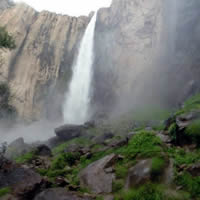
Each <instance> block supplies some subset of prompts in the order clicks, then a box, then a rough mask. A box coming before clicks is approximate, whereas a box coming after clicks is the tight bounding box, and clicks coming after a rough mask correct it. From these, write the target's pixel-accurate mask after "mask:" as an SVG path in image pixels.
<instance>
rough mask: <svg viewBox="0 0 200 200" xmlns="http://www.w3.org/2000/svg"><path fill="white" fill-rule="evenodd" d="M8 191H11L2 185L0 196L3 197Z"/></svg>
mask: <svg viewBox="0 0 200 200" xmlns="http://www.w3.org/2000/svg"><path fill="white" fill-rule="evenodd" d="M9 193H11V189H10V188H9V187H4V188H1V189H0V197H3V196H5V195H6V194H9Z"/></svg>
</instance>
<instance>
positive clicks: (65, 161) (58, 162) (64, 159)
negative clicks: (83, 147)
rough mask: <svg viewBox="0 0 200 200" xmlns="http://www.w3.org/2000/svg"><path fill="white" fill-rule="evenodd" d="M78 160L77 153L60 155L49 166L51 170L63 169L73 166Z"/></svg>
mask: <svg viewBox="0 0 200 200" xmlns="http://www.w3.org/2000/svg"><path fill="white" fill-rule="evenodd" d="M79 159H80V154H79V153H62V154H60V155H58V156H57V157H56V158H55V159H54V160H53V161H52V164H51V169H52V170H57V169H58V170H59V169H63V168H64V167H65V166H66V165H70V166H72V165H74V164H75V162H76V160H79Z"/></svg>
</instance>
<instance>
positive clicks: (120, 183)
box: [112, 179, 125, 193]
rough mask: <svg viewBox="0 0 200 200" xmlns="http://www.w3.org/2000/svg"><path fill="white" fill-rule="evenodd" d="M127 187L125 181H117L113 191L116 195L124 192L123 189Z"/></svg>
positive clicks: (113, 185)
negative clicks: (121, 191)
mask: <svg viewBox="0 0 200 200" xmlns="http://www.w3.org/2000/svg"><path fill="white" fill-rule="evenodd" d="M124 185H125V181H124V180H123V179H120V180H115V181H114V182H113V184H112V191H113V192H114V193H116V192H118V191H120V190H122V188H123V187H124Z"/></svg>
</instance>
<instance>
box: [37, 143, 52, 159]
mask: <svg viewBox="0 0 200 200" xmlns="http://www.w3.org/2000/svg"><path fill="white" fill-rule="evenodd" d="M35 154H36V155H38V156H52V153H51V149H50V148H49V147H48V146H46V145H43V144H42V145H39V146H38V147H36V150H35Z"/></svg>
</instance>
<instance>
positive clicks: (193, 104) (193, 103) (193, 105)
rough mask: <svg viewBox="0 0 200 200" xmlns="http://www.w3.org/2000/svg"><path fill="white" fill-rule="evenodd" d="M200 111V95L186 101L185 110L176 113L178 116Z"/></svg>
mask: <svg viewBox="0 0 200 200" xmlns="http://www.w3.org/2000/svg"><path fill="white" fill-rule="evenodd" d="M198 109H200V94H196V95H194V96H192V97H191V98H189V99H188V100H187V101H185V103H184V105H183V108H181V109H180V110H178V111H177V112H176V115H180V114H183V113H187V112H190V111H192V110H198Z"/></svg>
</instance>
